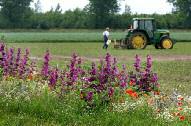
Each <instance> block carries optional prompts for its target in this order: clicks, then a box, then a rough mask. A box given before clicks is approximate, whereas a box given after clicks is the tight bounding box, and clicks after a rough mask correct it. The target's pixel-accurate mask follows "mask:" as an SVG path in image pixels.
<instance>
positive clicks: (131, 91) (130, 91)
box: [125, 89, 134, 95]
mask: <svg viewBox="0 0 191 126" xmlns="http://www.w3.org/2000/svg"><path fill="white" fill-rule="evenodd" d="M133 92H134V91H133V90H132V89H127V90H126V91H125V93H126V94H129V95H130V94H132V93H133Z"/></svg>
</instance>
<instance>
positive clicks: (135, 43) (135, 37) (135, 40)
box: [129, 32, 147, 49]
mask: <svg viewBox="0 0 191 126" xmlns="http://www.w3.org/2000/svg"><path fill="white" fill-rule="evenodd" d="M129 40H130V41H129V42H130V46H131V48H132V49H145V48H146V46H147V37H146V36H145V35H144V34H143V33H141V32H136V33H133V34H132V35H131V37H130V39H129Z"/></svg>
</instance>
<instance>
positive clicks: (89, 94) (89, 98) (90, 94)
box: [86, 91, 93, 102]
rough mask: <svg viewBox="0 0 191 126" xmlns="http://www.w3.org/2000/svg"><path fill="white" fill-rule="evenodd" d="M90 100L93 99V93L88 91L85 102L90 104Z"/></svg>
mask: <svg viewBox="0 0 191 126" xmlns="http://www.w3.org/2000/svg"><path fill="white" fill-rule="evenodd" d="M92 99H93V92H92V91H90V92H88V94H87V96H86V100H87V101H88V102H91V101H92Z"/></svg>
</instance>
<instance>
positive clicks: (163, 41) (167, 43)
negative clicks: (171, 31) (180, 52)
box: [160, 36, 174, 49]
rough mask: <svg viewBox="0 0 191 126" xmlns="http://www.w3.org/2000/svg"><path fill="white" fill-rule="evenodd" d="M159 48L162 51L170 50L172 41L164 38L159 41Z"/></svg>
mask: <svg viewBox="0 0 191 126" xmlns="http://www.w3.org/2000/svg"><path fill="white" fill-rule="evenodd" d="M160 46H161V48H162V49H172V48H173V46H174V41H173V40H172V39H171V38H170V37H168V36H166V37H164V38H162V39H161V41H160Z"/></svg>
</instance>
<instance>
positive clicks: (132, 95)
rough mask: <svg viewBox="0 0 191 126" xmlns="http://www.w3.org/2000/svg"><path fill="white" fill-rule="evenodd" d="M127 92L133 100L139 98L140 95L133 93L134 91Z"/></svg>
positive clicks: (128, 90)
mask: <svg viewBox="0 0 191 126" xmlns="http://www.w3.org/2000/svg"><path fill="white" fill-rule="evenodd" d="M125 92H126V94H128V95H130V96H131V97H133V98H138V94H137V93H136V92H135V91H133V90H132V89H127V90H126V91H125Z"/></svg>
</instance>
